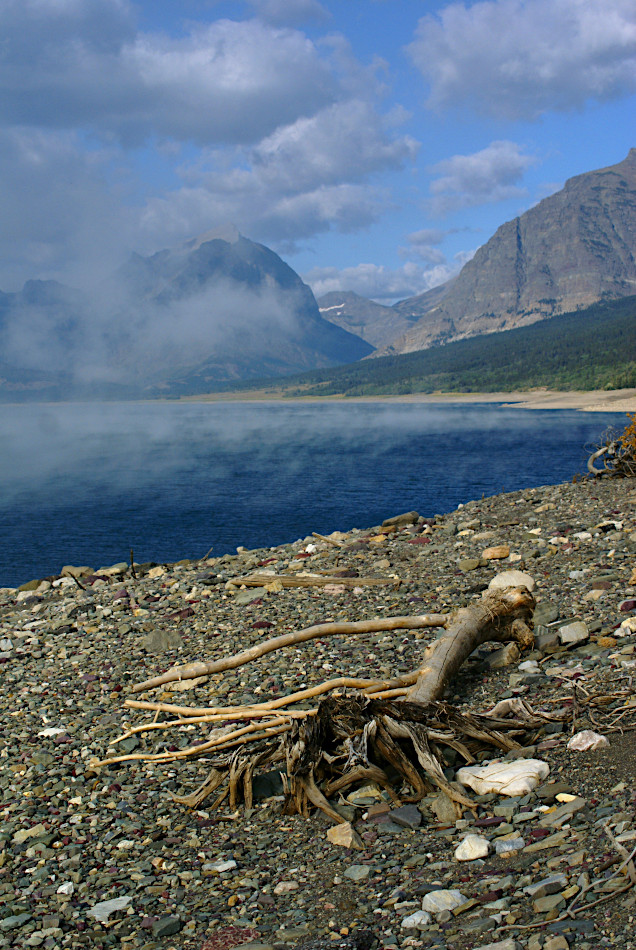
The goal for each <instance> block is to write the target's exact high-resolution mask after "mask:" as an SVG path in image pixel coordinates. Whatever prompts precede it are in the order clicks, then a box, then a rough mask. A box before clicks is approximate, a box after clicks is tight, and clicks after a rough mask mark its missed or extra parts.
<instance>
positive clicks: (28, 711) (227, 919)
mask: <svg viewBox="0 0 636 950" xmlns="http://www.w3.org/2000/svg"><path fill="white" fill-rule="evenodd" d="M635 502H636V485H635V484H634V482H633V481H632V480H629V479H625V480H621V479H613V480H600V481H599V480H597V481H591V480H584V481H579V482H578V483H576V484H563V485H557V486H547V487H541V488H532V489H528V490H525V491H518V492H513V493H510V494H505V495H500V496H497V497H492V498H484V499H481V500H476V501H473V502H470V503H468V504H466V505H464V506H462V507H461V508H459V509H458V510H456V511H453V512H451V513H447V514H443V515H435V517H433V516H432V513H429V512H422V513H421V514H422V515H424V516H426V517H421V518H418V517H417V516H416V515H411V516H407V517H406V518H403V519H396V520H393V521H390V519H389V520H388V522H387V523H386V524H385V525H384V526H376V527H373V528H370V529H368V530H345V531H342V532H339V531H336V532H334V534H333V535H331V536H330V537H329V538H328V539H323V538H320V537H309V538H306V539H303V540H300V541H297V542H295V543H293V544H288V545H283V546H280V547H276V548H271V549H264V550H258V551H245V550H242V549H239V551H238V553H237V554H236V555H232V556H230V555H225V556H223V557H220V558H209V559H207V560H204V561H199V562H192V561H183V562H179V563H177V564H170V565H136V566H135V570H134V576H133V573H132V572H131V570H130V567H129V565H126V564H121V565H114V566H111V567H108V568H100V567H99V566H98V565H96V564H95V565H91V566H89V567H86V568H81V567H75V568H73V569H71V568H67V569H65V570H64V571H63V572H61V575H62V574H63V575H65V576H59V577H57V578H49V579H46V580H43V581H40V580H36V581H32V582H30V583H28V584H25V585H24V586H23V588H22V589H20V590H14V589H6V588H5V589H1V590H0V670H1V672H2V686H3V688H2V693H1V700H0V702H1V703H2V728H3V742H2V752H1V754H0V788H1V789H2V814H1V817H0V947H43V948H47V950H55V948H58V947H60V948H66V947H69V948H81V947H91V948H101V947H122V948H129V950H132V948H140V950H141V948H143V950H153V948H166V950H167V948H177V950H182V948H183V950H190V948H192V950H194V948H196V950H227V948H230V947H233V946H239V945H242V944H251V945H252V946H253V945H254V944H258V945H267V946H274V947H276V948H279V950H286V948H288V947H290V948H291V947H294V946H297V945H300V944H306V943H307V942H309V941H313V940H321V941H324V946H325V947H327V946H332V945H333V946H339V945H343V946H347V945H348V946H351V947H353V946H356V945H359V946H362V945H363V943H364V941H365V940H366V936H365V935H362V936H361V932H363V931H372V932H373V934H374V935H375V937H376V938H377V940H378V941H379V946H381V947H386V948H392V947H436V948H438V950H443V948H449V950H450V948H453V950H455V948H458V950H468V948H483V947H485V946H490V945H491V944H494V945H495V946H497V947H498V948H499V947H501V950H514V948H517V950H519V948H527V950H540V948H543V950H566V948H568V947H569V946H576V947H580V948H583V950H585V948H587V950H592V948H594V950H597V948H599V947H603V946H612V947H621V948H633V947H636V940H635V939H634V937H633V931H634V915H636V901H635V894H636V889H635V888H633V887H632V886H631V881H630V877H629V872H630V867H631V866H630V865H629V864H628V865H626V866H625V867H623V866H622V865H623V864H624V863H625V862H624V857H623V855H624V854H627V855H628V856H629V854H630V853H631V852H632V850H633V849H634V848H635V847H636V820H635V817H636V816H635V804H636V785H635V783H634V765H635V763H636V755H635V751H636V743H635V741H634V732H632V731H630V728H631V727H633V726H634V725H636V695H635V694H634V690H633V676H634V675H635V672H636V573H635V571H634V567H635V566H636V565H635V563H634V562H635V560H636V508H635ZM394 514H396V513H394V512H387V516H390V515H394ZM512 569H520V570H524V571H525V572H527V573H528V574H530V575H531V577H532V578H533V580H534V582H535V590H534V594H535V597H536V599H537V609H536V611H535V618H534V620H535V647H534V649H533V651H532V652H531V653H529V654H525V655H523V656H519V655H517V654H515V652H514V650H509V649H506V650H504V651H503V653H502V652H501V650H500V651H499V652H497V653H495V651H496V650H497V646H495V645H492V646H490V645H489V646H486V647H483V648H480V650H479V651H478V653H477V654H475V655H473V657H472V658H471V660H470V661H469V662H468V664H467V665H466V666H465V667H464V669H463V671H462V672H461V674H460V676H459V677H458V679H457V680H456V681H455V683H454V684H453V687H452V690H451V693H450V696H449V699H450V700H451V701H452V702H454V703H456V704H457V706H458V707H459V708H461V709H463V710H468V709H473V710H475V709H478V710H486V709H488V708H490V707H491V706H492V705H493V704H494V703H495V702H496V701H498V700H499V699H501V698H502V697H519V698H522V699H524V700H526V701H527V702H528V703H530V704H531V705H532V707H533V708H535V709H543V710H546V711H550V710H552V711H554V710H555V709H559V708H568V707H570V708H572V707H573V706H574V722H573V723H572V725H570V724H568V725H566V726H563V725H562V724H561V723H558V722H552V723H548V724H546V727H545V729H544V730H543V732H542V734H541V735H539V736H537V738H536V742H535V745H534V746H533V748H532V749H531V750H530V751H529V752H528V755H530V756H532V757H533V758H537V759H541V760H542V761H544V762H546V763H547V765H548V766H549V770H550V771H549V775H548V777H547V778H546V779H545V780H543V782H542V784H541V785H540V786H539V787H538V788H537V789H535V790H534V791H533V792H531V793H529V794H527V795H524V796H513V797H505V796H498V795H492V794H490V795H488V794H486V795H481V796H476V801H477V808H476V810H475V812H474V813H471V812H470V811H467V812H464V814H463V816H462V817H458V816H457V814H455V813H454V812H453V810H452V807H449V806H450V805H451V803H450V802H449V801H448V800H446V801H444V797H443V796H440V795H431V796H429V797H427V798H425V799H424V800H423V801H422V802H420V803H419V806H410V807H405V808H403V809H398V808H396V807H395V806H394V805H393V804H392V803H391V802H390V801H389V802H387V801H386V800H385V799H386V796H384V795H383V794H382V793H381V791H380V790H379V789H378V788H375V787H367V788H365V789H362V790H361V789H357V790H356V791H354V792H352V793H351V794H346V797H345V796H343V797H342V798H341V799H340V801H338V802H337V804H338V807H339V809H341V810H342V814H343V815H344V816H345V817H347V818H348V819H349V820H350V821H351V823H352V824H353V825H354V826H355V827H356V829H357V830H358V833H359V834H360V837H361V840H362V843H363V847H362V850H349V849H347V848H343V847H339V846H337V845H334V844H332V843H331V842H330V841H329V840H328V839H327V830H328V827H329V826H328V823H327V820H326V819H325V818H324V816H323V815H322V814H320V813H314V814H313V816H312V817H311V818H310V819H303V818H301V817H299V816H291V817H290V816H285V815H283V814H281V787H280V784H279V783H277V781H276V776H272V775H269V776H267V777H266V778H263V779H262V780H261V782H260V785H259V784H258V783H257V789H256V792H257V794H256V801H255V802H254V807H253V808H252V809H250V810H248V811H247V812H246V811H245V810H238V811H230V810H229V809H227V808H226V809H223V808H221V809H220V810H218V811H211V810H210V811H208V810H207V808H206V805H207V803H204V804H203V805H202V806H201V807H200V808H199V809H198V810H189V809H186V808H184V807H183V806H180V805H177V804H175V803H174V802H173V801H172V799H171V792H174V793H177V794H184V793H187V792H190V791H192V790H193V789H194V788H195V786H196V785H197V784H199V783H200V782H201V781H202V779H203V778H204V777H205V775H206V774H207V772H208V769H209V766H208V765H206V763H205V762H202V761H197V760H195V761H189V762H188V763H187V764H181V765H177V764H174V763H171V764H169V765H159V764H156V763H152V762H148V761H133V762H129V763H123V764H121V765H114V766H107V767H102V768H98V767H96V765H95V760H96V759H101V758H103V757H105V756H106V755H107V754H109V752H110V753H114V752H115V751H118V752H120V753H121V752H130V753H133V754H135V753H138V754H142V753H144V752H157V751H160V750H162V749H167V748H181V747H183V746H186V745H189V744H191V743H192V741H193V739H195V738H197V736H199V735H200V737H204V736H205V734H206V733H205V729H206V726H202V727H200V730H201V731H200V734H199V733H197V731H196V729H197V727H194V726H187V727H185V728H184V729H181V730H176V731H171V732H170V733H168V732H162V731H161V730H159V731H158V732H150V733H147V734H142V735H133V736H130V737H129V738H128V739H126V740H124V741H123V742H120V743H118V744H117V745H115V746H113V745H112V743H113V741H114V740H115V739H116V738H118V737H119V736H121V734H122V732H123V731H125V729H126V726H127V725H129V724H134V723H136V722H140V721H142V718H143V716H142V714H139V715H138V714H137V712H135V711H133V710H131V709H126V708H124V706H123V703H124V700H125V699H126V697H127V696H129V695H130V692H131V687H132V686H133V684H135V683H137V682H140V681H142V680H144V679H146V678H148V677H151V676H153V675H155V674H156V673H159V672H161V671H163V670H165V669H167V668H169V667H171V666H172V665H174V664H175V663H186V662H190V661H193V660H199V659H214V658H220V657H222V656H225V655H229V654H231V653H234V652H237V651H238V650H240V649H243V648H245V647H247V646H250V645H252V644H256V643H259V642H260V641H261V640H263V639H264V638H269V637H271V636H275V635H277V634H278V633H283V632H286V631H289V630H296V629H301V628H303V627H306V626H309V625H311V624H314V623H318V622H323V621H326V620H330V619H331V620H363V619H368V618H373V617H388V616H399V615H405V614H420V613H425V612H430V611H434V612H440V611H446V610H450V609H452V608H454V607H457V606H461V605H466V604H469V603H470V602H471V601H472V600H473V599H475V598H479V597H480V596H481V593H482V591H483V590H484V589H485V588H486V587H487V585H488V583H489V581H490V580H491V579H492V578H493V577H494V576H495V575H496V574H497V573H499V572H501V571H504V570H512ZM254 572H261V573H262V572H268V573H267V574H266V577H265V580H264V581H263V583H262V586H260V587H247V586H244V585H242V583H241V579H242V578H245V577H246V576H248V575H250V574H252V573H254ZM73 574H74V575H75V577H76V578H77V579H74V577H73V576H71V575H73ZM307 574H311V575H313V576H314V577H316V576H317V577H318V578H319V581H318V582H316V583H313V584H312V586H304V583H305V582H306V575H307ZM370 577H375V578H384V579H386V580H388V581H389V583H387V584H385V585H377V586H369V585H367V584H365V583H364V580H365V579H368V578H370ZM290 578H293V579H294V583H296V584H297V585H301V586H290V583H291V582H290V580H289V579H290ZM356 578H358V579H359V584H357V583H356ZM432 636H434V632H430V631H423V630H419V631H404V632H398V633H389V634H387V633H379V634H378V633H375V634H367V635H363V636H358V637H356V638H351V639H347V638H344V637H332V638H325V639H321V640H312V641H310V642H308V643H305V644H302V645H300V646H299V647H298V648H295V649H292V650H287V651H285V652H278V653H273V654H270V655H269V656H267V657H265V658H264V659H263V660H260V661H258V662H255V663H253V664H251V665H249V666H245V667H241V668H239V669H237V670H234V671H231V672H227V673H224V674H216V675H214V676H211V677H208V678H207V679H204V680H203V681H200V682H196V681H195V682H194V683H193V682H190V683H186V684H180V683H177V684H172V685H171V687H169V688H168V687H163V688H159V689H156V690H154V691H153V692H148V693H146V694H142V696H141V697H139V696H137V698H145V699H152V700H157V699H160V700H162V701H167V702H171V703H177V704H180V705H190V706H194V705H196V706H209V705H211V704H216V705H220V704H228V705H229V704H239V703H250V702H254V701H256V700H257V699H258V700H263V699H266V698H270V697H272V698H273V697H276V696H281V695H284V694H287V693H290V692H293V691H295V690H297V689H298V688H299V687H301V686H303V685H305V684H306V685H313V684H317V683H319V682H321V681H323V680H325V679H327V678H332V677H333V676H336V675H338V674H339V673H343V674H347V675H353V676H369V675H372V674H377V675H378V676H387V675H390V674H400V673H403V672H407V671H409V670H411V669H413V668H414V667H415V666H416V664H417V663H418V660H419V658H420V656H421V654H422V651H423V649H424V647H425V645H426V642H427V639H430V638H431V637H432ZM595 697H596V698H595ZM599 697H600V698H599ZM207 728H209V727H207ZM582 729H591V730H594V731H596V732H598V733H601V734H603V735H605V736H606V738H607V739H608V740H609V745H608V746H605V747H603V748H601V749H599V750H597V751H588V752H577V751H573V750H571V749H569V748H568V746H567V743H568V740H569V738H570V735H571V733H572V732H573V731H580V730H582ZM446 764H447V766H448V769H447V776H448V777H449V778H450V779H451V780H453V779H454V778H455V768H456V767H459V765H460V764H461V760H460V759H459V758H457V760H455V759H454V758H453V757H452V756H449V757H448V760H447V763H446ZM557 795H559V796H561V797H560V798H557ZM468 834H478V835H480V836H481V838H482V839H486V841H487V844H488V846H487V849H486V850H487V854H485V855H484V856H483V857H481V858H477V859H475V860H469V861H460V860H458V859H457V857H456V854H455V852H456V849H457V847H458V845H459V844H460V843H461V842H462V841H463V840H464V839H465V838H466V836H467V835H468ZM621 848H622V849H623V850H622V851H621V850H620V849H621ZM631 869H632V870H633V868H631ZM590 884H593V887H592V888H590V889H589V890H586V888H588V887H589V885H590ZM449 891H452V892H458V893H459V897H455V898H448V897H447V896H445V895H447V894H448V892H449ZM577 895H578V896H579V903H578V905H576V904H575V905H574V907H573V910H572V912H571V914H570V915H567V913H565V912H566V910H567V908H570V907H572V902H573V901H574V900H575V898H577ZM451 905H452V906H451ZM577 906H578V907H579V908H581V909H577ZM427 908H428V909H427ZM421 911H424V913H420V912H421Z"/></svg>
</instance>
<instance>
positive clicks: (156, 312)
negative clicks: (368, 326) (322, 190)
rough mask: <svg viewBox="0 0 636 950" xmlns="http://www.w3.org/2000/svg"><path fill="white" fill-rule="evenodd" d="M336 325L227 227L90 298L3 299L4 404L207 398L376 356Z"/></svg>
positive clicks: (0, 378)
mask: <svg viewBox="0 0 636 950" xmlns="http://www.w3.org/2000/svg"><path fill="white" fill-rule="evenodd" d="M372 350H373V346H372V345H371V344H369V343H367V342H366V341H365V340H363V339H362V338H361V337H359V336H357V335H354V334H351V333H348V332H347V331H346V330H344V329H341V328H340V327H338V326H336V325H335V324H334V323H331V322H329V321H327V320H324V319H323V317H322V316H321V314H320V311H319V309H318V305H317V303H316V300H315V298H314V295H313V293H312V292H311V290H310V288H309V287H308V286H307V285H306V284H304V283H303V281H302V280H301V279H300V277H299V276H298V274H296V273H295V271H293V270H292V268H291V267H289V266H288V265H287V264H285V263H284V261H282V260H281V258H280V257H279V256H278V255H277V254H275V253H274V251H272V250H270V249H269V248H267V247H265V246H264V245H262V244H256V243H255V242H253V241H250V240H249V239H247V238H245V237H243V236H242V235H240V234H239V233H238V231H236V230H235V229H233V228H229V229H228V228H223V229H221V230H220V231H213V232H209V233H207V234H204V235H201V236H200V237H198V238H196V239H194V240H192V241H189V242H188V243H187V244H185V245H183V246H181V247H179V248H176V249H171V250H165V251H160V252H158V253H156V254H153V255H152V256H150V257H142V256H141V255H133V256H132V257H131V259H130V260H129V261H128V262H127V263H126V264H125V265H124V266H123V267H121V268H120V269H119V270H118V271H117V272H116V273H115V274H113V275H112V276H111V277H110V278H109V279H108V280H106V281H102V282H101V283H100V284H99V285H97V286H96V287H94V288H91V289H90V290H89V291H84V292H81V291H78V290H74V289H72V288H69V287H66V286H64V285H63V284H59V283H57V282H56V281H28V282H27V283H26V284H25V285H24V287H23V288H22V290H21V291H19V292H17V293H13V294H7V293H0V354H1V356H0V395H4V397H5V398H8V397H9V396H13V397H14V398H29V397H37V398H60V397H63V398H67V397H68V396H74V397H82V398H86V397H90V396H93V397H94V396H102V397H103V396H109V397H111V396H121V397H126V398H130V397H132V396H138V395H145V396H153V395H161V394H183V393H190V392H205V391H206V390H209V389H211V388H214V387H215V386H217V385H218V384H220V383H228V382H229V381H232V380H236V381H239V380H246V379H251V378H254V377H257V376H258V377H270V376H283V375H287V374H290V373H297V372H301V371H303V370H307V369H311V368H314V367H328V366H335V365H337V364H340V363H348V362H354V361H356V360H359V359H361V358H362V357H364V356H367V355H368V354H369V353H371V352H372Z"/></svg>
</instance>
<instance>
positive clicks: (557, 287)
mask: <svg viewBox="0 0 636 950" xmlns="http://www.w3.org/2000/svg"><path fill="white" fill-rule="evenodd" d="M634 293H636V149H631V150H630V152H629V154H628V155H627V158H625V159H624V160H623V161H622V162H619V163H618V164H617V165H612V166H609V167H608V168H601V169H598V170H596V171H591V172H586V173H584V174H582V175H577V176H576V177H575V178H570V179H569V180H568V181H567V182H566V184H565V186H564V187H563V188H562V189H561V191H558V192H556V194H554V195H550V197H548V198H544V200H543V201H541V202H539V204H537V205H535V206H534V207H533V208H530V209H529V210H528V211H526V212H525V213H524V214H522V215H521V216H520V217H518V218H515V219H514V220H513V221H508V222H507V223H506V224H503V225H502V226H501V227H500V228H498V230H497V231H496V232H495V234H494V235H493V237H492V238H491V239H490V240H489V241H487V243H486V244H484V245H483V246H482V247H480V248H479V250H478V251H477V252H476V254H475V256H474V257H473V258H472V259H471V260H470V261H468V263H467V264H465V265H464V267H463V268H462V270H461V271H460V273H459V274H458V275H457V276H456V277H455V278H453V280H452V281H449V282H448V283H446V284H443V285H441V286H439V287H435V288H433V289H432V290H429V291H426V292H425V293H424V294H421V295H419V296H417V297H411V298H409V299H407V300H403V301H400V302H399V303H397V304H395V305H394V307H393V309H395V310H396V311H397V312H398V313H399V314H400V315H402V316H404V317H405V318H406V319H409V320H414V319H415V320H417V322H416V323H415V325H414V326H412V327H411V328H410V329H408V330H407V331H406V332H405V333H404V334H403V335H402V336H400V337H397V338H396V339H395V340H393V341H392V342H391V343H389V344H387V345H385V346H384V347H380V348H379V349H378V350H376V352H375V353H374V354H373V355H374V356H382V355H386V354H390V353H409V352H413V351H416V350H421V349H426V348H427V347H430V346H434V345H437V344H440V343H446V342H450V341H452V340H461V339H465V338H467V337H472V336H479V335H481V334H484V333H493V332H497V331H499V330H507V329H512V328H514V327H520V326H526V325H528V324H531V323H535V322H537V321H538V320H545V319H548V318H549V317H552V316H554V315H556V314H559V313H566V312H571V311H575V310H577V309H579V308H581V307H587V306H589V305H590V304H593V303H595V302H597V301H599V300H607V299H613V298H619V297H624V296H628V295H630V294H634Z"/></svg>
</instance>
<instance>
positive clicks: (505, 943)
mask: <svg viewBox="0 0 636 950" xmlns="http://www.w3.org/2000/svg"><path fill="white" fill-rule="evenodd" d="M520 947H521V944H520V943H517V941H516V940H515V938H514V937H507V938H506V939H505V940H499V941H498V942H497V943H483V944H482V945H481V947H475V950H519V948H520Z"/></svg>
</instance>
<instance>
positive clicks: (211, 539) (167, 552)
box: [0, 401, 626, 587]
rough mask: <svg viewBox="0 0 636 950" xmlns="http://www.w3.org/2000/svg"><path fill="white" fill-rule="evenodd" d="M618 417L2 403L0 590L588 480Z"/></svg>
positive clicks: (322, 406)
mask: <svg viewBox="0 0 636 950" xmlns="http://www.w3.org/2000/svg"><path fill="white" fill-rule="evenodd" d="M625 422H626V417H625V416H624V415H622V414H616V413H607V414H605V413H603V414H600V413H581V412H575V411H561V410H559V411H545V410H542V411H532V410H521V409H507V408H503V407H499V406H493V405H486V404H481V405H471V406H439V405H430V404H423V403H420V404H417V403H395V402H381V401H378V402H364V403H353V402H352V403H349V402H342V403H302V402H295V403H294V402H290V403H287V402H285V403H282V404H281V403H176V402H175V403H171V402H165V403H159V402H157V403H132V404H122V403H108V404H89V405H76V404H66V405H23V406H0V446H1V450H0V587H1V586H13V585H17V584H21V583H23V582H25V581H27V580H30V579H31V578H34V577H45V576H47V575H51V574H55V573H58V572H59V571H60V569H61V567H62V566H63V565H64V564H89V565H91V566H92V567H94V568H98V567H101V566H104V565H107V564H111V563H114V562H116V561H124V560H128V558H129V554H130V549H131V547H132V548H133V549H134V553H135V560H137V561H139V562H143V561H157V562H168V561H175V560H178V559H180V558H183V557H202V556H203V555H204V554H206V552H207V551H208V550H209V549H210V548H211V547H213V548H214V554H223V553H227V552H228V551H230V552H233V551H234V550H235V549H236V546H237V545H240V544H242V545H244V546H245V547H247V548H253V547H264V546H269V545H275V544H281V543H284V542H288V541H293V540H296V539H297V538H299V537H304V536H305V535H307V534H309V533H311V531H318V532H320V533H329V532H331V531H333V530H335V529H339V530H348V529H350V528H354V527H358V528H366V527H369V526H371V525H374V524H378V523H379V522H381V521H382V520H384V518H386V517H389V516H390V515H394V514H398V513H400V512H402V511H409V510H411V509H415V510H417V511H419V513H420V514H421V515H424V516H432V515H434V514H436V513H442V512H447V511H450V510H451V509H453V508H455V507H456V506H457V505H458V504H459V503H460V502H466V501H469V500H471V499H473V498H480V497H481V496H482V494H485V495H492V494H496V493H498V492H500V491H513V490H516V489H522V488H528V487H531V486H535V485H543V484H554V483H557V482H561V481H566V480H568V479H570V478H571V477H572V476H573V475H574V474H575V473H579V472H581V473H582V472H584V471H585V464H586V459H587V454H588V453H586V451H585V446H586V445H588V444H589V443H593V442H595V441H596V440H597V439H598V438H599V437H600V435H601V433H602V432H603V431H604V430H605V429H606V428H607V426H608V425H610V424H614V425H617V426H620V427H621V428H622V427H623V426H624V424H625Z"/></svg>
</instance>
